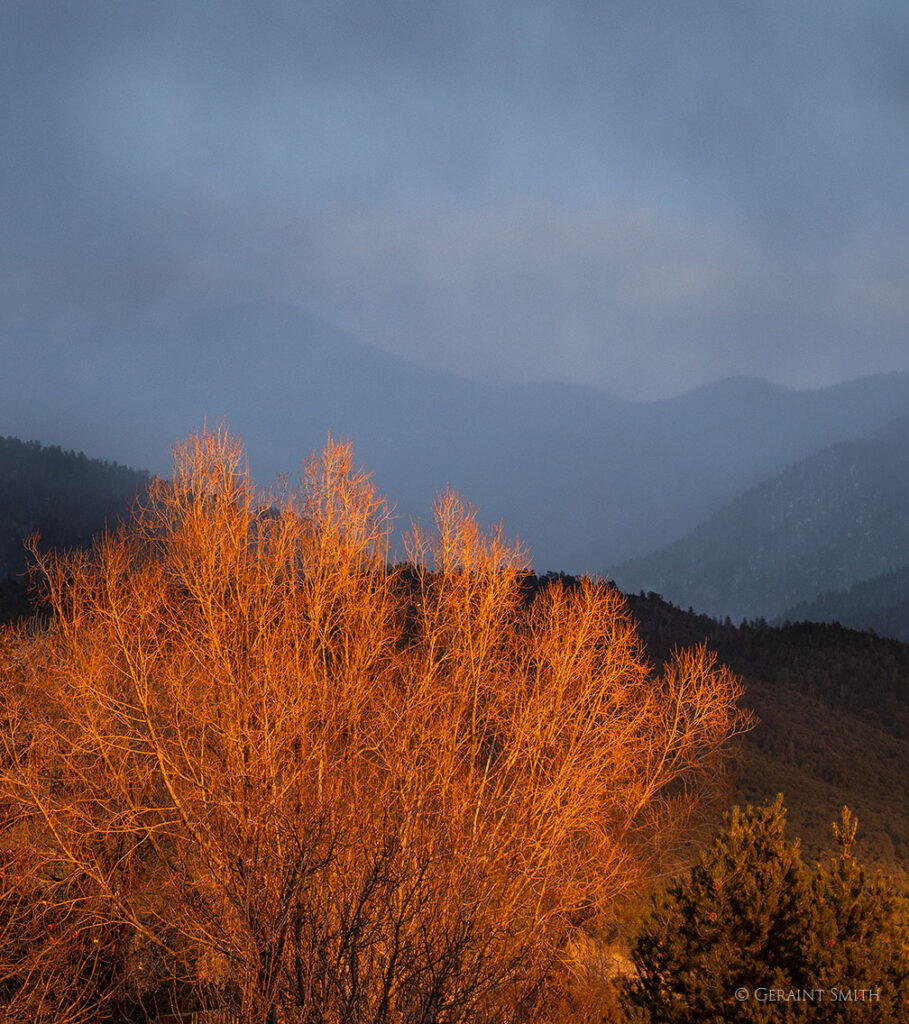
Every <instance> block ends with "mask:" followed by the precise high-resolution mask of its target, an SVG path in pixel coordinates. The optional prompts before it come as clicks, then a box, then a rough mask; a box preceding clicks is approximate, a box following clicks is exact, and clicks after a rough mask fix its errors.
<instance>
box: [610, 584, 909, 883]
mask: <svg viewBox="0 0 909 1024" xmlns="http://www.w3.org/2000/svg"><path fill="white" fill-rule="evenodd" d="M627 600H628V604H629V608H630V610H631V612H632V615H633V616H634V618H635V619H636V620H637V623H638V631H639V634H640V636H641V638H642V639H643V640H644V642H645V643H646V645H647V648H648V651H649V653H650V656H651V658H653V659H654V660H655V661H656V662H657V663H659V662H661V661H662V660H663V659H664V658H665V657H667V656H668V654H669V653H670V652H671V651H672V650H673V648H675V647H676V646H679V645H690V644H692V643H698V642H703V641H706V643H707V645H708V647H709V648H710V649H711V650H714V651H716V652H717V655H718V657H719V660H720V661H722V662H723V663H724V664H725V665H728V666H729V668H731V669H732V670H733V671H734V672H735V673H737V674H738V675H739V676H741V677H742V679H743V682H744V684H745V697H744V703H745V704H746V705H747V706H748V707H749V708H751V709H753V710H754V711H755V713H756V714H757V716H758V718H759V722H758V724H757V726H756V727H755V728H754V729H753V730H752V731H751V732H750V733H748V734H747V735H746V736H744V737H743V738H742V740H741V743H740V753H739V763H738V777H737V779H736V781H735V785H734V793H733V794H732V800H733V801H737V802H739V803H748V802H762V801H764V800H772V799H773V798H774V796H775V795H776V793H778V792H782V793H783V794H784V797H785V802H786V806H787V808H788V810H789V821H790V824H791V827H792V833H793V834H794V835H798V836H800V837H801V838H802V842H803V846H804V848H805V850H806V853H807V855H808V857H809V858H812V857H819V856H821V855H822V852H823V851H824V850H827V849H829V845H830V822H831V821H834V820H835V819H836V817H837V814H838V813H839V811H840V810H841V808H842V806H843V804H844V803H847V804H848V805H849V807H850V808H851V809H852V811H853V812H854V813H855V814H856V816H857V817H858V819H859V821H860V823H861V829H860V842H859V850H860V853H861V856H862V857H863V858H865V859H867V861H868V862H869V863H872V864H875V865H878V866H880V867H883V868H885V869H886V870H888V871H891V872H896V873H898V874H901V875H902V877H903V878H904V879H906V878H907V877H909V875H907V869H909V810H907V807H906V801H905V785H906V778H907V776H909V645H907V644H903V643H899V642H897V641H895V640H890V639H885V638H882V637H877V636H874V635H873V634H870V633H861V632H857V631H855V630H850V629H845V628H843V627H842V626H839V625H835V624H831V625H827V624H817V623H797V624H788V625H785V626H782V627H773V626H768V625H767V624H766V623H764V622H762V621H754V622H751V623H745V624H743V625H742V626H739V627H736V626H733V625H732V624H731V623H728V622H727V623H726V624H725V625H724V624H723V623H720V622H717V621H715V620H713V619H711V618H709V617H707V616H706V615H696V614H693V613H692V612H685V611H682V610H681V609H680V608H676V607H674V606H673V605H671V604H669V603H668V602H666V601H663V600H662V599H661V598H660V597H659V596H658V595H655V594H651V595H648V596H644V595H629V596H628V598H627Z"/></svg>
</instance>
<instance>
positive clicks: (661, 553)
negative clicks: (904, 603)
mask: <svg viewBox="0 0 909 1024" xmlns="http://www.w3.org/2000/svg"><path fill="white" fill-rule="evenodd" d="M907 510H909V461H907V457H906V445H905V443H904V442H903V441H902V438H901V433H900V432H895V433H893V432H891V434H888V435H887V436H884V435H878V436H875V437H872V438H868V439H864V440H859V441H847V442H842V443H840V444H836V445H833V446H830V447H828V448H826V449H824V450H822V451H821V452H818V453H817V454H815V455H813V456H810V457H809V458H807V459H804V460H802V461H800V462H798V463H796V464H795V465H793V466H791V467H789V468H788V469H786V470H785V471H784V472H782V473H780V474H779V475H777V476H775V477H773V478H772V479H770V480H767V481H765V482H764V483H763V484H760V485H759V486H757V487H755V488H753V489H752V490H750V491H748V492H747V493H746V494H744V495H742V497H740V498H738V499H737V500H736V501H734V502H732V503H731V504H730V505H727V506H726V507H724V508H723V509H721V510H720V511H719V512H716V513H715V514H714V515H712V516H711V517H710V518H709V519H707V520H706V522H704V523H702V524H701V525H700V526H699V527H697V528H696V529H695V530H694V531H693V532H692V533H690V534H689V535H688V536H686V537H684V538H683V539H682V540H680V541H677V542H676V543H674V544H670V545H668V546H666V547H664V548H661V549H660V550H658V551H655V552H653V553H652V554H650V555H647V556H645V557H643V558H639V559H635V560H633V561H631V562H628V563H626V564H625V565H622V566H620V567H618V568H617V569H616V570H615V580H616V582H617V583H618V584H619V586H621V587H622V588H623V589H625V590H632V591H637V590H645V591H650V590H653V591H657V592H659V593H661V594H663V595H664V596H665V597H666V598H667V599H668V600H670V601H673V602H675V603H677V604H681V605H683V606H689V605H690V606H693V607H695V608H697V609H698V610H699V611H704V612H706V613H708V614H711V615H716V616H720V617H722V616H724V615H729V616H731V617H732V618H733V619H735V620H739V619H741V618H743V617H748V618H752V617H756V616H765V617H773V616H775V615H779V614H780V613H781V612H783V611H784V610H785V609H786V608H790V607H791V606H792V605H795V604H797V603H799V602H800V601H807V600H810V599H812V598H814V597H815V596H816V595H817V594H819V593H822V592H825V591H828V590H833V589H840V588H843V587H847V586H849V585H850V584H852V583H853V582H855V581H857V580H862V579H868V578H870V577H873V576H878V575H880V574H882V573H885V572H890V571H893V570H895V569H897V568H899V567H901V566H903V565H904V564H905V563H906V562H907V559H909V515H907Z"/></svg>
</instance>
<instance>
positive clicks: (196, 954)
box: [0, 430, 748, 1024]
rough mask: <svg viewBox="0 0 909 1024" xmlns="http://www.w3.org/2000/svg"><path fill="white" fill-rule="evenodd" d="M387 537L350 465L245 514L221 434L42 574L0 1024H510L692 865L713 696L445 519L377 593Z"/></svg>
mask: <svg viewBox="0 0 909 1024" xmlns="http://www.w3.org/2000/svg"><path fill="white" fill-rule="evenodd" d="M391 527H392V521H391V517H390V514H389V508H388V506H387V504H386V503H385V501H384V500H383V499H381V498H380V497H379V496H377V494H376V493H375V491H374V489H373V486H372V484H371V481H370V478H369V476H368V475H366V474H364V473H362V472H358V471H356V470H355V469H354V464H353V457H352V451H351V448H350V446H349V445H346V444H340V443H336V442H332V441H329V443H328V444H327V445H326V447H325V448H324V449H323V451H322V452H321V454H317V455H314V456H312V457H311V458H310V459H309V460H308V461H307V462H306V463H305V465H304V469H303V472H302V474H301V476H300V478H299V483H298V485H297V486H293V487H291V486H290V485H289V484H286V485H285V486H284V487H283V488H282V489H281V491H280V492H279V493H272V494H269V495H259V494H257V492H256V490H255V488H254V486H253V484H252V482H251V479H250V476H249V472H248V469H247V468H246V465H245V462H244V458H243V451H242V447H241V445H240V444H239V443H238V442H237V441H236V440H235V439H234V438H233V437H231V436H230V435H229V434H228V433H227V432H226V431H224V430H218V431H213V432H205V433H203V434H201V435H197V436H194V437H192V438H190V439H189V440H188V441H187V442H186V443H185V444H183V445H180V446H178V447H177V448H176V449H175V464H174V471H173V475H172V477H170V478H169V479H162V480H158V481H156V482H155V483H154V484H153V486H152V488H151V490H150V495H149V497H148V498H147V500H146V501H145V503H144V505H143V506H142V507H140V508H138V509H137V511H136V513H135V515H134V517H133V519H132V520H131V521H130V522H128V523H127V524H125V525H124V526H123V527H121V529H120V530H119V531H118V532H116V533H112V534H109V535H107V536H105V537H104V538H102V539H100V540H99V541H98V542H97V543H96V544H95V546H94V548H93V550H92V551H91V552H89V553H83V554H78V553H70V554H62V555H53V556H44V557H41V558H40V562H39V571H40V574H41V576H42V577H43V580H44V586H45V588H46V592H47V595H48V597H49V601H50V605H51V606H52V608H53V610H54V614H53V616H52V618H51V620H50V622H49V623H48V624H47V625H46V626H45V627H42V628H38V627H31V628H24V627H19V628H17V629H10V630H8V631H7V632H6V633H5V634H4V635H3V636H2V639H0V685H2V707H0V733H2V747H0V756H2V766H0V800H2V810H3V831H2V833H0V844H2V846H0V860H2V864H0V867H2V870H3V875H2V879H0V881H2V893H0V895H2V902H0V929H2V942H0V997H2V1000H3V1001H4V1006H5V1007H6V1013H7V1015H8V1017H9V1019H11V1020H12V1019H22V1020H35V1021H42V1020H47V1021H51V1020H53V1021H58V1022H68V1024H76V1022H79V1021H89V1020H96V1019H98V1015H99V1013H101V1012H102V1011H103V1009H104V1007H105V1006H114V1005H117V1006H120V1007H123V1006H127V1005H129V1006H132V1007H134V1008H136V1007H141V1006H143V1005H144V1006H145V1007H146V1008H147V1010H148V1012H149V1013H151V1012H152V1009H151V1008H152V1007H153V1008H154V1009H155V1010H156V1011H163V1010H164V1009H170V1010H173V1009H176V1008H186V1009H194V1008H199V1007H203V1006H210V1007H223V1008H227V1009H232V1010H233V1011H234V1012H235V1013H236V1014H237V1016H238V1018H239V1019H241V1020H243V1021H248V1022H256V1024H259V1022H262V1024H265V1022H275V1024H277V1022H284V1021H312V1022H320V1024H341V1022H348V1021H350V1022H362V1024H367V1022H368V1024H379V1022H389V1024H405V1022H408V1024H409V1022H418V1021H425V1022H430V1021H432V1022H437V1024H443V1022H451V1024H457V1022H462V1021H468V1020H469V1021H489V1022H493V1021H499V1020H502V1021H504V1020H510V1019H513V1018H514V1015H515V1013H516V1012H517V1011H518V1009H519V1008H520V1007H521V1006H522V1004H524V1005H526V1004H527V1003H528V1000H531V999H532V998H533V994H534V992H535V991H536V989H537V987H538V986H539V984H540V982H541V979H542V978H543V977H544V976H545V974H546V971H547V970H549V969H550V968H551V966H552V964H553V963H554V959H555V958H557V957H558V952H559V950H560V949H561V948H562V946H563V944H564V942H565V939H566V936H567V935H568V934H569V932H570V931H571V929H572V928H574V927H576V926H577V925H578V924H579V923H580V922H582V921H585V920H588V919H590V918H594V917H596V916H597V915H602V914H604V913H608V912H609V909H610V907H611V906H613V905H614V904H615V901H616V900H618V899H620V898H621V897H623V896H624V895H627V894H629V893H632V892H634V891H636V889H637V887H639V886H640V885H641V883H642V881H643V880H645V879H646V878H647V876H648V873H649V872H651V871H653V870H654V869H655V867H657V866H658V865H659V864H660V863H661V861H662V860H663V859H664V858H665V857H666V855H667V853H669V852H671V851H672V850H673V849H674V847H675V845H676V844H677V843H678V842H679V841H680V839H682V838H683V837H684V835H685V834H686V829H688V828H689V827H690V825H691V824H692V822H693V821H694V820H696V818H697V814H698V811H699V809H700V808H701V806H702V805H703V801H704V799H705V795H706V794H708V792H709V790H710V787H711V786H712V785H713V784H714V782H715V779H716V777H717V771H718V768H719V765H720V758H721V756H722V753H723V749H724V746H725V745H726V744H727V742H728V740H729V738H730V737H731V736H732V735H733V734H735V733H736V732H737V731H740V730H741V729H742V728H744V727H746V726H747V724H748V716H747V715H746V714H744V713H743V712H741V711H740V710H739V709H738V707H737V701H738V698H739V697H740V694H741V691H740V687H739V685H738V683H737V681H736V680H735V679H734V678H733V677H732V676H730V674H729V673H728V672H727V671H726V670H724V669H722V668H718V667H717V666H716V665H715V663H714V660H713V658H712V657H711V656H710V655H709V654H708V653H707V652H706V651H705V650H703V649H695V650H692V651H687V652H683V653H680V654H679V655H678V656H677V658H676V660H675V662H674V663H673V664H672V665H671V666H670V667H669V668H668V669H667V670H666V671H665V672H663V673H662V674H656V673H654V672H653V671H652V670H651V668H650V666H649V665H648V664H647V661H646V658H645V655H644V652H643V650H642V649H641V645H640V643H639V642H638V639H637V637H636V634H635V631H634V628H633V624H632V623H631V622H630V620H629V619H628V618H627V616H626V614H625V612H624V609H623V604H622V600H621V596H620V595H618V594H617V593H616V592H615V591H614V590H611V589H609V588H607V587H605V586H603V585H601V584H598V583H596V582H593V581H582V582H581V584H580V585H579V586H577V587H573V588H567V587H560V586H556V585H553V586H549V587H547V588H545V589H544V590H543V591H542V592H541V593H540V594H539V595H538V596H537V597H536V599H535V600H533V601H532V602H529V601H527V600H526V596H525V594H524V591H523V590H522V586H521V581H522V573H524V572H525V571H526V569H527V566H528V561H527V558H526V555H525V553H524V552H523V550H522V548H521V547H520V545H518V544H514V543H510V542H508V541H507V540H506V539H505V538H504V536H503V534H502V532H501V531H500V530H493V531H488V530H483V529H481V528H480V527H479V525H478V524H477V521H476V518H475V515H474V513H473V511H472V509H471V508H470V507H469V506H466V505H465V504H464V503H463V502H462V501H461V499H460V498H459V497H458V496H457V495H455V494H453V493H446V494H444V495H442V496H441V497H440V498H439V499H438V500H437V504H436V515H435V523H434V524H433V526H432V527H431V528H426V529H424V528H421V527H414V528H412V530H411V531H410V533H409V534H408V536H407V539H406V542H405V544H406V556H405V558H404V560H402V561H400V562H399V563H397V564H395V563H393V561H392V558H391V555H390V544H391V536H392V533H391ZM136 1012H138V1011H136Z"/></svg>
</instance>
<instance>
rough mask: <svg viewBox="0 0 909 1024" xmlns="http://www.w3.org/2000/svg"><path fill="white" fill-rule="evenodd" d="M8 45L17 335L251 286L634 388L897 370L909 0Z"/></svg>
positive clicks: (522, 368) (6, 153)
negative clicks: (733, 377) (735, 377)
mask: <svg viewBox="0 0 909 1024" xmlns="http://www.w3.org/2000/svg"><path fill="white" fill-rule="evenodd" d="M0 57H2V60H0V97H2V98H0V104H2V122H0V133H2V134H0V153H2V156H0V215H2V218H3V224H4V251H3V253H2V254H0V308H2V312H0V326H2V339H3V344H4V346H6V345H12V344H15V343H16V341H15V339H17V338H19V337H22V336H25V335H27V336H28V337H30V338H32V339H36V340H35V342H34V343H35V344H36V345H41V344H44V345H45V346H46V353H45V358H47V359H52V358H53V347H52V342H51V341H50V340H48V339H52V338H53V337H55V336H56V334H55V332H57V333H59V329H60V326H61V325H62V324H66V325H68V326H69V327H71V326H72V325H77V326H79V327H80V328H81V329H84V331H85V332H87V334H89V335H92V336H93V337H95V338H96V343H98V344H126V343H127V342H126V341H124V340H123V337H122V336H120V335H117V332H116V331H115V330H113V329H112V327H111V325H116V324H118V323H122V324H127V323H129V321H130V317H131V316H133V315H134V314H135V313H137V312H142V313H143V314H147V313H148V311H149V310H150V309H151V310H153V309H155V308H161V309H167V308H168V307H170V306H173V305H181V304H182V305H185V304H187V303H189V304H192V303H193V302H195V301H200V300H203V299H204V300H211V299H213V300H215V301H218V300H220V299H221V298H236V297H238V296H239V297H244V298H251V299H261V298H274V299H280V300H283V301H289V302H292V303H294V304H296V305H299V306H302V307H305V308H308V309H311V310H313V311H314V312H316V313H317V314H319V315H321V316H323V317H325V318H327V319H329V320H331V321H334V322H335V323H337V324H338V325H340V326H341V327H343V328H346V329H348V330H351V331H353V332H355V333H357V334H359V335H360V336H362V337H363V338H365V339H367V340H369V341H372V342H374V343H376V344H379V345H381V346H382V347H384V348H386V349H388V350H391V351H394V352H397V353H400V354H402V355H404V356H406V357H408V358H411V359H414V360H417V361H420V362H423V363H426V364H430V365H437V366H443V367H446V368H449V369H454V370H457V371H458V372H461V373H466V374H469V375H473V376H476V377H479V378H488V379H494V380H529V379H546V378H549V379H552V378H555V379H563V380H570V381H578V382H583V383H592V384H597V385H600V386H602V387H605V388H607V389H609V390H613V391H616V392H619V393H622V394H625V395H629V396H634V397H649V396H657V395H663V394H668V393H672V392H677V391H680V390H682V389H684V388H687V387H690V386H693V385H696V384H699V383H702V382H704V381H706V380H709V379H713V378H716V377H719V376H724V375H729V374H736V373H747V374H758V375H762V376H768V377H770V378H772V379H775V380H779V381H783V382H787V383H791V384H794V385H812V384H823V383H829V382H832V381H835V380H839V379H843V378H847V377H851V376H857V375H859V374H861V373H865V372H871V371H875V370H886V369H894V368H906V367H909V332H907V326H909V189H907V187H906V183H907V177H909V175H907V171H909V8H907V6H906V5H905V3H904V2H902V0H900V2H887V0H877V2H874V0H872V2H868V0H865V2H860V0H854V2H846V0H800V2H799V3H798V4H792V3H791V2H790V0H787V2H778V0H763V2H750V3H749V2H742V3H730V2H728V0H713V2H699V0H691V2H688V3H685V4H678V3H675V2H673V0H662V2H656V0H634V2H632V0H629V2H611V3H606V4H604V3H602V0H597V2H584V0H576V2H569V0H566V2H562V3H555V2H550V3H544V2H539V0H537V2H534V0H521V2H517V0H513V2H505V3H503V2H489V0H487V2H467V0H464V2H460V3H446V4H441V3H433V2H426V0H422V2H412V0H411V2H405V0H391V2H383V3H381V4H377V3H372V2H368V0H355V2H347V3H344V2H333V3H304V4H300V3H297V2H284V3H279V2H271V3H264V4H263V3H256V4H252V3H243V4H241V3H231V2H225V0H218V2H212V3H205V2H201V0H194V2H193V3H186V2H180V3H172V4H167V3H154V4H148V3H144V2H139V3H130V2H125V0H112V2H109V3H98V2H80V3H65V2H63V0H57V2H55V3H42V2H40V0H7V2H6V3H5V4H4V5H2V8H0ZM92 332H94V333H92ZM101 335H103V337H101Z"/></svg>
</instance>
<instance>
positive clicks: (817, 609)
mask: <svg viewBox="0 0 909 1024" xmlns="http://www.w3.org/2000/svg"><path fill="white" fill-rule="evenodd" d="M778 621H779V622H780V623H782V622H786V621H788V622H839V623H840V624H842V625H843V626H846V627H848V628H849V629H861V630H867V631H871V632H874V633H877V634H878V636H889V637H893V638H894V639H896V640H902V641H903V642H904V643H909V564H907V565H905V566H904V567H903V568H902V569H898V570H897V571H896V572H888V573H884V574H883V575H882V576H877V577H875V578H874V579H870V580H861V581H859V582H858V583H853V584H852V586H851V587H849V588H848V589H846V590H831V591H827V592H826V593H824V594H821V595H820V596H819V597H816V598H815V599H814V600H813V601H804V602H802V603H801V604H798V605H795V606H794V607H792V608H788V609H787V610H786V611H785V612H784V613H783V614H782V615H781V616H779V620H778Z"/></svg>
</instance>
